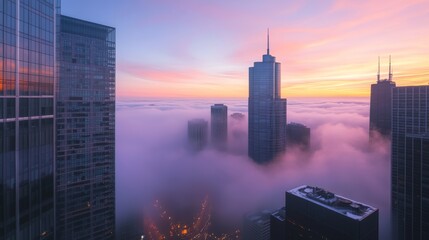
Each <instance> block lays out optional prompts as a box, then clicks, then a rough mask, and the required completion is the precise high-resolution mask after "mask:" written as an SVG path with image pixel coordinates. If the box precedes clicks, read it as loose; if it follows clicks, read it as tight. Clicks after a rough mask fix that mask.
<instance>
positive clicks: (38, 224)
mask: <svg viewBox="0 0 429 240" xmlns="http://www.w3.org/2000/svg"><path fill="white" fill-rule="evenodd" d="M59 7H60V6H59V1H58V2H57V1H55V0H31V1H30V0H2V1H1V2H0V14H1V16H0V186H1V188H0V239H52V238H53V237H54V84H55V77H56V76H55V44H56V42H55V39H56V19H57V18H56V16H57V11H56V9H57V8H58V9H59Z"/></svg>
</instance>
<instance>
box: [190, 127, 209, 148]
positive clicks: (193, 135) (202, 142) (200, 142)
mask: <svg viewBox="0 0 429 240" xmlns="http://www.w3.org/2000/svg"><path fill="white" fill-rule="evenodd" d="M207 138H208V122H207V121H206V120H204V119H193V120H189V121H188V140H189V145H190V148H191V149H192V150H194V151H201V150H203V149H204V148H205V147H206V145H207Z"/></svg>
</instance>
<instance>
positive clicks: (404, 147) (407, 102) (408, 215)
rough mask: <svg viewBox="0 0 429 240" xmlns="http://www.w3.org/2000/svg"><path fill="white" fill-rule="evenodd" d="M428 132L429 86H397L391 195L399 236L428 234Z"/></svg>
mask: <svg viewBox="0 0 429 240" xmlns="http://www.w3.org/2000/svg"><path fill="white" fill-rule="evenodd" d="M428 133H429V86H416V87H396V88H394V89H393V95H392V165H391V168H392V171H391V183H392V189H391V190H392V195H391V196H392V211H393V212H392V216H393V227H392V229H393V230H394V234H393V235H394V236H395V238H396V239H428V237H429V233H428V231H427V229H429V228H428V226H429V218H428V217H427V216H428V207H427V206H429V205H428V197H429V196H428V193H429V168H428V167H429V166H428V161H427V160H428V159H429V140H428V135H427V134H428ZM425 213H426V214H425Z"/></svg>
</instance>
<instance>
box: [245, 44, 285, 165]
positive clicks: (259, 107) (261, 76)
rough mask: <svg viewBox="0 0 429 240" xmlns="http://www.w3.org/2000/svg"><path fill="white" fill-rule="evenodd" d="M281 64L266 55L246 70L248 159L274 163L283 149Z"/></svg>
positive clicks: (283, 100)
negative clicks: (247, 74) (247, 72)
mask: <svg viewBox="0 0 429 240" xmlns="http://www.w3.org/2000/svg"><path fill="white" fill-rule="evenodd" d="M280 91H281V78H280V63H278V62H276V58H275V57H274V56H271V55H270V49H269V41H268V48H267V54H265V55H263V57H262V62H255V63H254V65H253V67H250V68H249V157H250V158H252V159H253V160H254V161H255V162H257V163H266V162H269V161H271V160H273V159H274V158H275V157H276V156H277V155H278V154H279V153H281V152H283V151H284V150H285V148H286V99H282V98H281V92H280Z"/></svg>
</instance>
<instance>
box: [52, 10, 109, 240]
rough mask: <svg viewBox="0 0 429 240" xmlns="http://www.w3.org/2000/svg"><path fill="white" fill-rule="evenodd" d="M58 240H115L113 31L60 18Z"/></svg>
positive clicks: (57, 106) (57, 102)
mask: <svg viewBox="0 0 429 240" xmlns="http://www.w3.org/2000/svg"><path fill="white" fill-rule="evenodd" d="M59 34H60V35H59V41H58V60H59V82H58V86H57V91H58V93H57V98H56V110H57V113H56V117H57V120H56V121H57V125H56V134H57V141H56V151H57V156H56V159H57V163H56V173H57V176H56V190H57V193H56V204H57V209H56V221H57V239H74V240H75V239H114V230H115V29H114V28H112V27H107V26H103V25H99V24H95V23H90V22H86V21H82V20H79V19H74V18H70V17H66V16H61V31H60V33H59Z"/></svg>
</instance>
